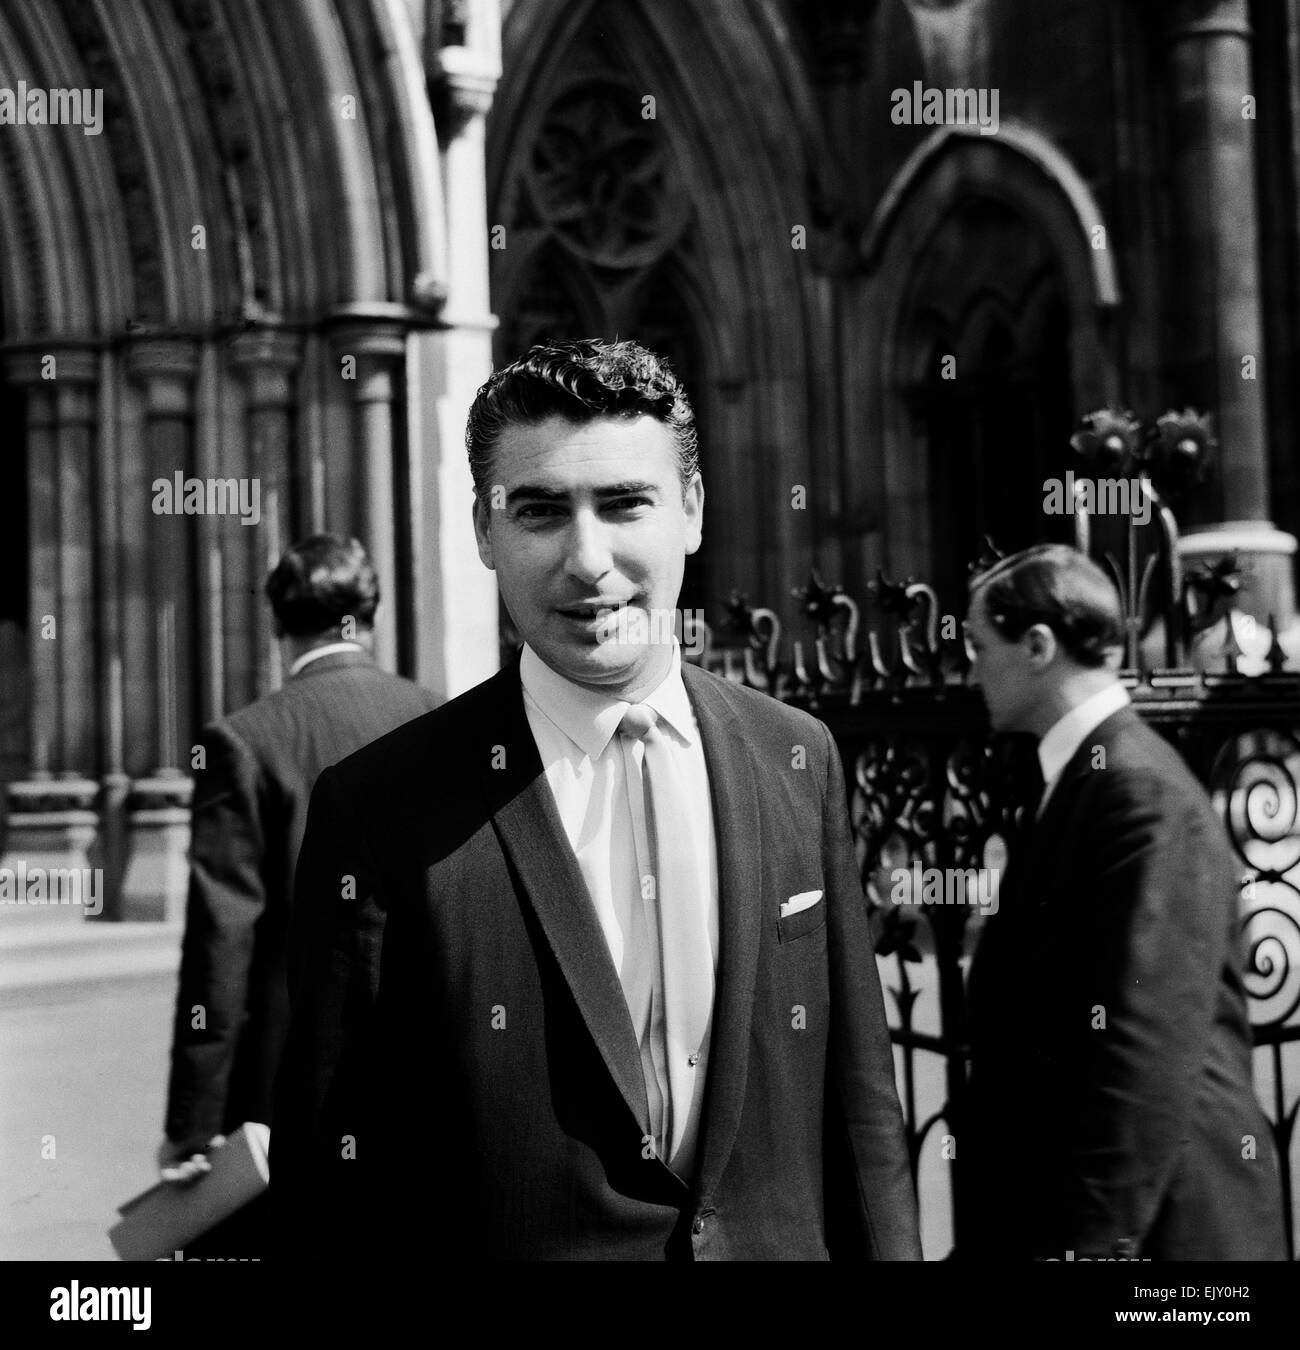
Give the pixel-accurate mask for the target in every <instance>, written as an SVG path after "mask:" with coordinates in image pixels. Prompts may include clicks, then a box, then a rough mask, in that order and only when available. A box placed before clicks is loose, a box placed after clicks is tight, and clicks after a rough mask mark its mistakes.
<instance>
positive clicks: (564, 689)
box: [519, 638, 697, 760]
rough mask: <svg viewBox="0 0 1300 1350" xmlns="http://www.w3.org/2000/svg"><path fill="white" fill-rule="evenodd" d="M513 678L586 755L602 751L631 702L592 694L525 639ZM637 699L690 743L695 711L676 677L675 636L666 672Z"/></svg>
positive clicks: (679, 654) (596, 755)
mask: <svg viewBox="0 0 1300 1350" xmlns="http://www.w3.org/2000/svg"><path fill="white" fill-rule="evenodd" d="M519 680H520V683H521V684H522V685H523V687H524V696H525V698H527V699H528V700H529V701H530V702H531V703H532V704H533V706H534V707H535V708H536V709H537V710H538V712H540V713H541V714H542V715H543V716H544V717H546V718H548V719H549V720H550V721H552V722H553V723H554V724H555V725H556V726H557V727H559V729H560V730H561V731H562V732H564V734H565V735H566V736H567V737H568V738H569V739H570V740H571V741H572V742H573V743H574V745H576V746H577V747H578V749H579V750H581V751H582V752H583V754H585V755H586V756H587V757H588V758H589V759H592V760H595V759H599V758H600V756H601V755H603V754H604V753H605V747H606V746H607V745H608V744H609V742H610V740H611V739H612V738H613V736H614V734H615V732H617V731H618V724H619V723H620V722H621V721H622V720H623V714H624V713H625V712H626V711H627V710H628V708H629V707H630V706H631V705H630V704H629V703H628V702H627V700H626V699H615V698H610V697H609V695H608V694H598V693H596V691H595V690H593V689H584V688H583V687H582V686H581V685H578V684H574V683H573V681H572V680H566V679H565V678H564V676H563V675H559V674H557V673H556V672H555V671H553V670H552V669H551V668H550V666H548V665H547V664H546V662H545V661H543V660H542V658H541V657H540V656H538V655H537V653H536V652H535V651H533V649H532V648H531V647H530V646H528V645H527V643H525V644H524V650H523V654H522V655H521V657H520V659H519ZM641 702H642V703H644V704H645V705H646V706H647V707H649V708H653V709H654V710H655V712H657V713H658V714H659V716H660V718H661V719H662V721H663V722H664V723H665V724H666V725H668V726H670V727H671V728H672V729H673V731H674V732H675V733H676V734H677V735H678V736H679V737H680V738H681V739H682V740H683V741H685V742H686V744H688V745H693V744H694V743H695V739H696V735H697V732H696V727H695V717H694V714H693V713H692V711H691V700H690V696H689V695H688V694H687V692H686V684H685V682H684V681H683V679H682V652H681V647H680V645H679V644H678V642H677V639H676V638H674V639H673V659H672V664H671V665H670V666H669V668H668V674H667V675H665V676H664V678H663V680H662V682H661V683H660V684H659V685H658V686H657V687H656V688H655V689H654V690H653V691H652V692H651V693H650V694H648V695H647V696H646V697H645V698H644V699H642V700H641Z"/></svg>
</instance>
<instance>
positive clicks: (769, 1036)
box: [271, 659, 920, 1260]
mask: <svg viewBox="0 0 1300 1350" xmlns="http://www.w3.org/2000/svg"><path fill="white" fill-rule="evenodd" d="M682 674H683V678H684V680H685V682H686V688H687V691H688V693H689V696H690V699H691V703H692V706H693V708H694V711H695V715H696V718H697V720H698V722H699V726H700V731H701V736H702V740H703V745H704V752H705V756H706V760H707V763H708V768H709V776H710V780H711V790H712V796H713V809H714V813H715V819H716V822H717V824H716V830H717V845H718V876H719V910H720V915H719V925H720V937H721V953H720V960H719V972H718V982H717V990H716V1001H715V1007H714V1024H713V1025H714V1029H713V1036H712V1046H711V1051H710V1059H711V1066H710V1071H709V1078H708V1081H707V1084H706V1093H705V1101H704V1108H703V1109H704V1114H703V1117H702V1125H701V1137H700V1146H699V1150H698V1153H697V1171H696V1174H695V1175H694V1176H693V1177H691V1178H686V1179H683V1178H681V1177H679V1176H678V1175H677V1174H676V1173H674V1172H673V1171H671V1170H670V1169H669V1168H668V1167H667V1166H666V1165H665V1163H664V1162H663V1161H661V1160H660V1159H659V1158H657V1157H656V1156H655V1155H654V1150H653V1147H652V1146H651V1145H650V1140H651V1132H650V1123H649V1113H648V1108H647V1103H646V1091H645V1083H644V1079H643V1077H642V1069H641V1061H640V1056H639V1053H638V1050H637V1042H636V1038H635V1034H634V1031H633V1027H632V1021H631V1018H630V1016H629V1014H628V1010H627V1004H626V1001H625V999H624V995H623V991H622V988H621V986H620V984H619V980H618V975H617V973H616V971H615V968H614V964H613V962H612V960H611V959H610V955H609V951H608V947H607V945H606V942H605V938H604V935H603V933H602V931H601V928H600V925H599V922H598V920H597V917H596V912H595V909H594V906H593V905H592V902H591V900H590V897H589V895H588V893H587V891H586V888H585V885H584V882H583V879H582V875H581V873H580V871H579V869H578V864H577V860H576V858H575V857H574V855H573V851H572V849H571V848H570V846H569V844H568V841H567V839H566V838H565V835H564V833H563V827H562V825H561V823H560V820H559V816H558V813H557V810H556V807H555V802H554V798H553V796H552V794H551V790H550V788H549V786H548V784H547V782H546V779H545V777H544V776H543V771H542V765H541V761H540V757H539V755H538V751H537V747H536V744H535V742H534V740H533V737H532V733H531V731H530V729H529V727H528V722H527V717H526V713H525V710H524V703H523V697H522V691H521V686H520V680H519V663H518V660H517V659H516V660H515V661H514V662H512V663H511V664H510V665H508V666H507V667H506V668H505V669H504V670H503V671H501V672H500V673H498V674H497V675H495V676H493V677H492V678H491V679H489V680H487V681H486V682H485V683H483V684H481V685H479V686H478V687H477V688H476V689H473V690H471V691H470V692H469V693H467V694H464V695H462V696H461V697H460V698H458V699H455V700H453V701H452V702H451V703H449V704H447V705H446V706H445V707H443V708H440V709H439V710H438V711H436V712H434V713H431V714H430V715H429V716H427V717H424V718H421V719H420V720H419V721H417V722H414V723H412V724H411V725H410V726H408V727H404V728H402V729H401V730H400V731H398V732H395V733H393V734H392V735H390V736H387V737H385V738H384V739H382V740H380V741H378V742H376V743H375V744H374V745H372V746H368V747H367V748H366V749H365V750H363V751H361V752H360V753H359V754H356V755H354V756H352V757H351V758H350V759H348V760H345V761H344V762H343V763H342V764H339V765H337V766H336V767H335V768H333V769H331V770H329V771H327V772H326V773H325V774H323V775H322V776H321V780H320V782H319V783H318V785H317V788H316V792H315V794H314V796H313V799H312V805H311V813H310V817H309V821H308V827H307V838H306V841H305V843H304V846H303V854H302V864H301V868H300V872H299V878H298V918H299V919H301V921H302V929H301V931H300V932H298V933H297V934H295V937H294V940H293V945H294V950H295V960H297V961H300V963H301V965H300V971H299V975H298V983H297V985H296V995H295V1005H294V1015H293V1024H292V1027H291V1030H290V1035H289V1042H288V1045H287V1047H286V1050H285V1056H284V1060H283V1063H282V1066H281V1071H280V1077H279V1080H278V1082H277V1085H276V1129H275V1132H274V1135H273V1139H272V1145H271V1147H272V1159H271V1161H272V1166H271V1175H272V1185H271V1201H272V1210H273V1215H274V1222H275V1224H276V1226H277V1229H278V1238H279V1240H280V1242H281V1243H282V1244H283V1246H282V1250H283V1252H284V1254H286V1255H289V1256H294V1257H297V1256H302V1255H304V1254H307V1253H315V1252H317V1251H324V1252H325V1253H328V1252H330V1251H335V1252H336V1251H338V1250H339V1249H340V1246H341V1245H342V1244H344V1243H346V1244H347V1248H346V1249H348V1250H357V1249H361V1250H366V1249H368V1244H380V1245H382V1244H383V1243H384V1242H386V1241H388V1240H389V1234H391V1232H392V1231H393V1230H394V1225H395V1224H396V1223H398V1222H399V1221H400V1220H403V1219H406V1218H407V1217H408V1216H409V1215H410V1214H411V1213H415V1214H417V1215H427V1216H428V1218H429V1222H428V1224H427V1225H426V1226H424V1227H423V1228H422V1230H421V1233H420V1243H421V1247H422V1255H423V1254H425V1252H427V1254H429V1255H431V1256H434V1257H435V1258H437V1257H443V1258H445V1259H456V1258H460V1259H465V1258H467V1257H468V1258H522V1259H552V1258H554V1259H581V1258H593V1259H644V1260H663V1259H665V1258H683V1259H692V1258H694V1259H710V1260H718V1259H728V1258H732V1259H736V1258H753V1259H758V1258H761V1259H782V1258H784V1259H809V1260H823V1259H826V1257H827V1254H828V1251H829V1253H830V1254H832V1255H835V1256H844V1255H857V1256H866V1255H870V1256H875V1257H895V1258H916V1257H919V1254H920V1246H919V1240H918V1233H917V1216H916V1205H915V1196H914V1191H913V1185H912V1179H911V1175H910V1171H909V1165H908V1153H907V1147H906V1144H905V1141H904V1133H903V1124H902V1118H901V1113H900V1110H899V1105H898V1097H897V1092H896V1089H895V1085H894V1073H893V1057H892V1052H891V1048H890V1043H889V1035H888V1031H887V1028H886V1024H885V1015H884V1007H883V1000H882V997H881V992H880V984H879V979H878V976H877V971H876V961H875V956H874V952H873V949H872V944H871V939H870V936H869V933H868V924H867V912H866V907H865V902H864V900H863V894H862V888H861V884H860V878H859V874H858V869H857V864H856V860H855V856H854V850H853V844H852V841H851V837H850V830H849V821H848V815H847V811H846V803H845V792H844V781H843V778H842V775H841V769H840V764H839V760H838V757H837V755H836V751H835V748H834V744H833V742H832V741H831V739H830V736H829V733H828V732H827V730H826V728H825V727H824V726H823V725H822V724H821V723H820V722H818V721H816V720H815V719H813V718H811V717H809V716H808V715H806V714H804V713H801V712H798V711H795V710H793V709H790V708H787V707H784V706H782V705H781V704H779V703H777V702H775V701H774V700H772V699H769V698H767V697H766V696H763V695H760V694H756V693H754V692H753V691H750V690H746V689H742V688H739V687H737V686H735V685H733V684H730V683H728V682H726V681H724V680H721V679H719V678H717V677H716V676H713V675H709V674H707V673H704V672H702V671H700V670H698V669H696V668H694V667H692V666H685V667H683V671H682ZM814 889H818V890H821V891H822V892H823V898H822V900H821V902H819V903H817V904H815V905H813V906H812V907H811V908H808V909H805V910H803V911H802V912H800V913H798V914H795V915H793V916H790V917H788V918H785V919H783V918H781V916H780V906H781V903H782V902H783V901H785V900H787V899H788V898H789V897H790V896H792V895H795V894H797V893H799V892H804V891H809V890H814Z"/></svg>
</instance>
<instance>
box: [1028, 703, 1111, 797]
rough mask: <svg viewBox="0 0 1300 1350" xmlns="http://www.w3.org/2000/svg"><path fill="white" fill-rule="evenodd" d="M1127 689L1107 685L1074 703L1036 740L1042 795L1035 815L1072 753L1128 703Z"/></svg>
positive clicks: (1072, 756) (1072, 755) (1071, 757)
mask: <svg viewBox="0 0 1300 1350" xmlns="http://www.w3.org/2000/svg"><path fill="white" fill-rule="evenodd" d="M1128 703H1129V697H1128V690H1127V689H1125V688H1124V686H1123V685H1122V684H1119V683H1115V684H1108V685H1107V686H1106V687H1105V689H1102V690H1100V691H1098V692H1097V693H1095V694H1093V695H1092V697H1091V698H1085V699H1084V700H1083V702H1082V703H1076V704H1075V706H1074V707H1073V708H1071V709H1070V711H1069V712H1068V713H1066V714H1065V716H1064V717H1062V718H1060V719H1059V720H1058V721H1056V722H1054V723H1053V724H1052V726H1051V728H1050V729H1049V730H1048V732H1047V734H1046V735H1045V736H1044V737H1043V739H1042V740H1041V741H1039V742H1038V764H1039V767H1040V768H1041V769H1042V771H1043V795H1042V797H1041V798H1040V799H1039V802H1038V813H1037V814H1038V817H1039V818H1041V817H1042V814H1043V811H1044V809H1045V808H1046V806H1047V799H1048V798H1049V797H1050V796H1051V795H1052V790H1053V789H1054V788H1055V787H1056V781H1057V779H1058V778H1060V776H1061V774H1062V773H1063V772H1064V771H1065V766H1066V765H1067V764H1068V763H1069V762H1070V760H1071V759H1073V758H1074V753H1075V751H1076V750H1078V748H1079V747H1080V746H1081V745H1082V744H1083V743H1084V741H1085V740H1086V739H1087V738H1088V737H1089V736H1090V735H1092V733H1093V732H1094V731H1096V730H1097V728H1098V727H1099V726H1101V724H1102V723H1103V722H1104V721H1105V720H1106V719H1107V718H1108V717H1110V716H1111V714H1112V713H1117V712H1118V711H1119V710H1120V709H1121V708H1125V707H1127V706H1128Z"/></svg>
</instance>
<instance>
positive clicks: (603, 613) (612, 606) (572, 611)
mask: <svg viewBox="0 0 1300 1350" xmlns="http://www.w3.org/2000/svg"><path fill="white" fill-rule="evenodd" d="M627 603H628V602H627V601H626V600H593V601H592V602H591V603H590V604H585V605H561V606H560V607H559V610H560V613H561V614H563V615H565V616H566V617H568V618H570V619H600V618H605V617H607V616H608V615H610V614H617V613H618V612H619V610H621V609H624V608H626V606H627Z"/></svg>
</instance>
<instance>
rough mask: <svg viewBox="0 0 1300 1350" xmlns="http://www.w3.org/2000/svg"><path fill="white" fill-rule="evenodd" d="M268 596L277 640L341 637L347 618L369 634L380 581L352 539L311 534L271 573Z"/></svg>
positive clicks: (377, 601) (357, 544)
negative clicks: (279, 638) (273, 616)
mask: <svg viewBox="0 0 1300 1350" xmlns="http://www.w3.org/2000/svg"><path fill="white" fill-rule="evenodd" d="M266 598H267V599H268V600H269V601H270V602H271V609H272V611H273V612H274V614H275V629H276V634H277V636H279V637H295V638H315V637H319V638H326V637H331V636H333V637H339V636H341V635H342V628H343V623H344V620H345V619H348V618H351V619H352V620H353V622H354V625H355V627H356V629H358V630H368V629H370V628H371V627H372V626H373V624H374V621H375V607H376V606H377V605H378V604H379V578H378V576H377V575H376V573H375V569H374V567H373V565H372V564H371V562H370V558H369V557H368V556H367V554H366V550H365V549H364V548H363V547H362V546H361V544H360V543H359V542H358V541H357V540H355V539H345V538H344V537H343V536H341V535H337V534H313V535H312V536H311V537H310V538H308V539H304V540H302V542H301V543H297V544H295V545H294V546H293V547H292V548H291V549H289V551H288V552H287V553H285V554H284V556H283V557H282V558H281V559H280V561H279V562H278V563H276V565H275V566H274V567H273V568H272V569H271V573H270V575H269V576H268V577H267V579H266Z"/></svg>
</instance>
